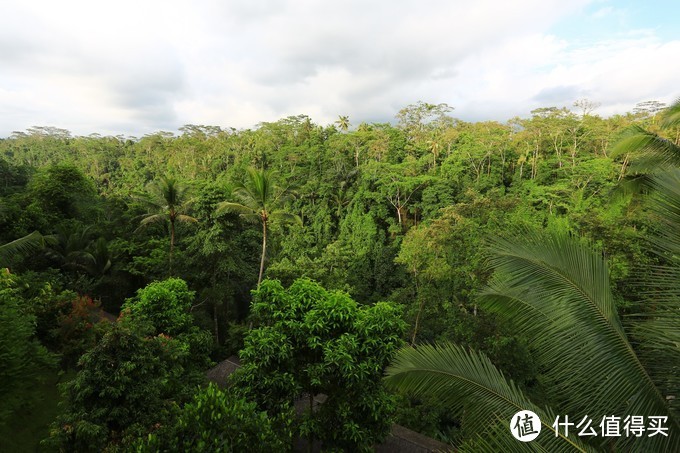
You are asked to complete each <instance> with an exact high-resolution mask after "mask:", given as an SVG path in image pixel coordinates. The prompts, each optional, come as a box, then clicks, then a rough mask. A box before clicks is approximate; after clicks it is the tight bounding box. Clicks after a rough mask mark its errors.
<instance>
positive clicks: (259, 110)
mask: <svg viewBox="0 0 680 453" xmlns="http://www.w3.org/2000/svg"><path fill="white" fill-rule="evenodd" d="M4 3H8V4H7V5H5V4H3V13H4V14H3V15H2V17H0V67H2V68H3V70H2V71H1V72H0V125H1V126H0V136H6V135H8V134H9V133H10V132H11V131H13V130H21V129H25V128H27V127H29V126H32V125H54V126H57V127H63V128H66V129H70V130H71V131H73V132H74V133H76V134H88V133H91V132H100V133H112V134H117V133H126V134H131V135H137V136H140V135H143V134H144V133H147V132H152V131H154V130H158V129H164V130H174V129H176V128H177V127H179V126H181V125H182V124H185V123H196V124H216V125H221V126H233V127H239V128H240V127H251V126H253V125H255V124H256V123H258V122H260V121H274V120H276V119H278V118H281V117H284V116H287V115H297V114H307V115H309V116H311V117H312V119H313V120H315V121H317V122H320V123H330V122H332V121H334V120H335V119H337V116H338V115H340V114H343V115H349V116H350V119H351V121H352V122H353V123H355V124H356V123H357V122H359V121H362V120H364V121H388V120H391V119H392V118H393V117H394V114H395V113H396V112H397V111H398V110H399V109H400V108H402V107H404V106H405V105H407V104H409V103H413V102H416V101H418V100H424V101H429V102H437V103H438V102H447V103H449V104H450V105H453V106H454V107H456V110H455V111H454V114H455V115H456V116H458V117H461V118H463V119H497V120H506V119H509V118H510V117H511V116H513V115H523V114H527V113H528V112H529V111H530V110H531V109H533V108H535V107H537V106H541V105H545V104H546V103H551V102H552V103H557V104H559V103H562V104H564V105H569V104H570V103H571V102H572V101H573V100H575V99H576V97H588V98H590V99H592V100H594V101H597V102H601V103H602V107H601V108H600V109H599V110H598V112H600V113H604V114H607V113H612V112H614V111H619V112H621V111H623V110H626V109H630V108H632V106H633V105H634V104H635V102H637V101H639V100H644V99H660V100H664V101H668V100H669V99H668V98H669V97H673V96H674V95H677V93H676V92H674V91H673V90H676V87H675V86H674V85H673V81H672V78H671V77H672V75H673V74H678V73H679V71H678V69H680V68H678V64H679V63H678V62H677V58H675V56H677V55H678V50H680V49H678V46H680V40H675V41H671V42H662V41H661V40H660V39H658V38H656V37H655V36H654V34H653V32H649V31H647V32H645V33H642V34H637V35H631V36H626V37H623V38H621V39H611V40H609V41H607V42H599V43H588V42H577V41H574V40H573V38H569V37H559V36H553V35H552V34H551V27H552V26H553V25H555V24H557V23H559V22H560V21H564V20H567V19H568V18H572V19H573V18H582V19H583V20H587V19H588V17H591V16H593V15H594V16H595V17H598V18H600V17H603V16H606V14H605V12H606V11H607V10H608V9H612V8H614V7H612V6H610V5H606V6H602V5H601V4H600V5H598V4H596V3H595V4H593V6H595V7H596V9H595V11H594V14H592V13H586V12H585V9H586V7H587V6H588V5H589V4H590V3H591V1H589V0H581V1H574V2H562V1H557V0H550V1H545V0H543V1H542V0H522V1H515V2H501V1H493V0H478V1H476V2H465V3H463V2H450V1H446V0H429V1H422V0H421V1H415V0H401V1H396V0H394V1H386V0H384V1H372V2H365V1H359V0H349V1H346V2H344V3H332V2H322V1H320V0H317V1H315V0H296V1H293V0H288V1H278V0H277V1H274V0H272V1H267V0H232V1H228V2H222V1H219V0H203V1H194V2H189V1H181V0H172V1H156V0H153V1H150V0H146V1H136V2H133V1H131V0H120V1H118V2H92V1H84V0H81V1H75V0H70V1H69V0H66V1H62V2H49V1H37V0H33V1H30V0H23V1H19V0H16V1H14V0H12V1H9V2H4ZM598 11H599V12H598ZM598 20H599V19H598ZM575 23H576V25H578V23H577V22H575ZM574 96H576V97H574ZM572 97H573V99H572Z"/></svg>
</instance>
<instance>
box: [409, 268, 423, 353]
mask: <svg viewBox="0 0 680 453" xmlns="http://www.w3.org/2000/svg"><path fill="white" fill-rule="evenodd" d="M413 283H414V284H415V286H416V300H418V299H420V303H419V304H418V313H417V314H416V322H415V325H414V326H413V335H412V336H411V346H415V344H416V336H417V335H418V327H419V324H420V314H421V313H422V312H423V308H424V307H425V299H424V298H422V299H421V298H420V289H419V288H418V271H417V270H414V271H413Z"/></svg>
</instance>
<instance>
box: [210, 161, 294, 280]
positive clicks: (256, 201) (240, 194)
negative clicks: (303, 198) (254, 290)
mask: <svg viewBox="0 0 680 453" xmlns="http://www.w3.org/2000/svg"><path fill="white" fill-rule="evenodd" d="M233 195H234V197H235V198H236V199H238V200H239V201H240V203H238V202H231V201H223V202H222V203H219V204H218V205H217V213H218V214H219V213H223V212H226V211H230V212H235V213H238V214H239V215H240V216H241V218H243V219H244V220H246V221H250V222H258V221H259V222H260V223H261V224H262V258H261V259H260V274H259V276H258V278H257V285H258V286H260V283H261V282H262V274H263V273H264V259H265V256H266V254H267V228H268V226H269V222H271V221H273V220H279V221H282V222H288V223H290V222H295V221H297V222H298V223H302V220H301V219H300V217H298V216H297V215H294V214H291V213H290V212H288V211H285V210H284V209H283V204H284V202H285V201H286V200H287V199H288V198H289V196H290V194H289V193H287V191H285V190H279V188H278V187H277V186H276V184H275V176H274V175H273V174H272V173H270V172H268V171H267V170H256V169H254V168H249V169H248V178H247V179H246V182H245V183H241V184H239V185H238V186H237V187H236V189H235V190H234V192H233Z"/></svg>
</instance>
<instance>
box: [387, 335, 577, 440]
mask: <svg viewBox="0 0 680 453" xmlns="http://www.w3.org/2000/svg"><path fill="white" fill-rule="evenodd" d="M386 373H387V377H386V378H385V380H386V383H387V385H388V386H389V387H392V388H395V389H399V390H401V391H405V392H408V393H409V394H413V395H415V396H423V395H428V396H431V397H434V398H436V399H438V400H440V401H442V402H443V403H444V404H447V405H449V406H450V407H452V408H453V409H454V410H456V409H458V410H461V409H464V414H465V415H464V418H463V429H464V430H465V431H467V432H469V433H471V434H472V437H473V439H477V440H479V437H478V436H483V435H484V434H485V433H486V432H487V430H488V429H492V430H493V431H494V434H495V435H496V436H497V439H496V440H495V441H494V442H495V443H497V444H499V445H508V444H509V445H514V446H515V450H516V449H517V447H518V446H519V445H520V442H519V441H517V440H516V439H515V438H514V437H512V434H511V432H510V430H509V425H510V421H511V418H512V416H513V415H514V414H515V413H517V412H519V411H521V410H531V411H533V412H535V413H536V414H537V415H538V416H539V418H540V419H541V425H542V427H541V434H540V435H539V437H538V438H537V439H536V440H535V441H533V442H532V443H535V444H537V445H540V446H541V447H542V448H543V449H544V450H543V451H546V450H547V451H551V452H562V451H563V452H570V451H589V450H590V449H589V448H588V447H587V446H586V445H584V444H583V443H582V442H580V441H579V440H578V439H575V438H571V437H565V436H564V435H563V433H561V432H558V433H557V436H556V435H555V434H556V433H555V430H554V429H553V427H552V424H553V422H554V421H555V418H556V416H555V414H554V413H553V412H552V411H550V410H548V409H543V408H540V407H538V406H536V405H535V404H533V403H532V402H531V401H530V400H529V399H528V398H527V397H526V395H525V394H524V393H523V392H522V391H521V390H520V389H519V388H517V386H516V385H515V384H514V383H513V382H512V380H508V379H506V378H505V377H504V376H503V373H502V372H501V371H499V370H498V369H497V368H496V367H495V366H494V365H493V364H492V363H491V361H490V360H489V358H488V357H486V356H485V355H484V354H482V353H479V352H475V351H468V350H465V349H464V348H462V347H460V346H457V345H453V344H440V345H419V346H418V347H417V348H413V347H406V348H403V349H401V350H400V351H399V352H398V354H397V357H396V359H395V360H394V361H393V363H392V365H390V367H388V369H387V372H386ZM502 424H504V426H505V429H498V428H494V426H495V425H499V426H502ZM486 437H487V436H484V438H486ZM487 440H488V439H487ZM489 441H490V440H489ZM477 451H479V450H477ZM489 451H503V450H489ZM506 451H513V449H512V448H511V449H510V450H506ZM538 451H541V450H538Z"/></svg>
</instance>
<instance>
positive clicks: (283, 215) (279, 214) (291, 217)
mask: <svg viewBox="0 0 680 453" xmlns="http://www.w3.org/2000/svg"><path fill="white" fill-rule="evenodd" d="M269 218H270V219H271V220H273V221H277V222H281V223H288V224H291V223H295V224H297V225H302V218H301V217H300V216H299V215H296V214H291V213H289V212H283V211H274V212H271V213H269Z"/></svg>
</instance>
